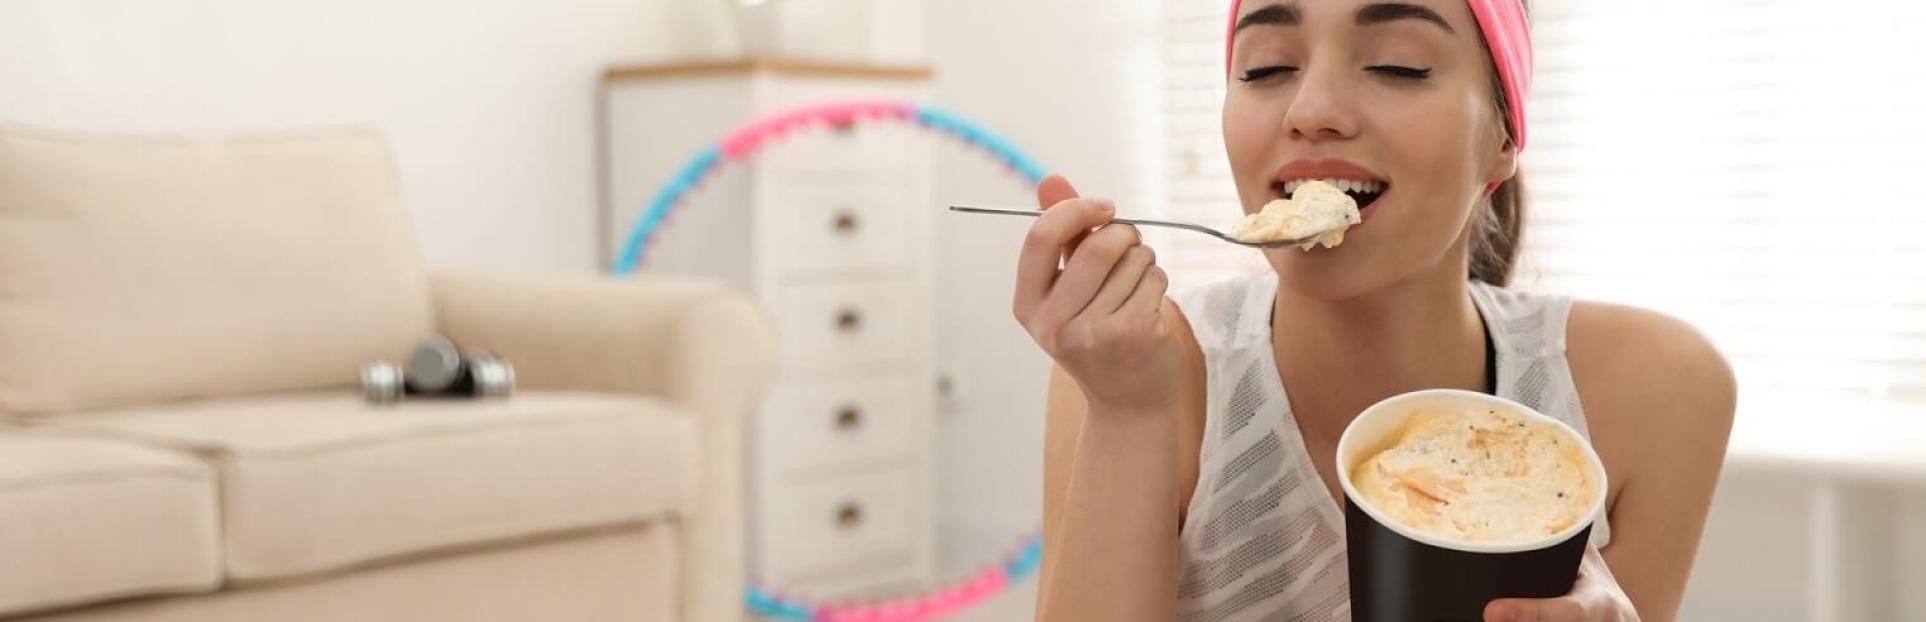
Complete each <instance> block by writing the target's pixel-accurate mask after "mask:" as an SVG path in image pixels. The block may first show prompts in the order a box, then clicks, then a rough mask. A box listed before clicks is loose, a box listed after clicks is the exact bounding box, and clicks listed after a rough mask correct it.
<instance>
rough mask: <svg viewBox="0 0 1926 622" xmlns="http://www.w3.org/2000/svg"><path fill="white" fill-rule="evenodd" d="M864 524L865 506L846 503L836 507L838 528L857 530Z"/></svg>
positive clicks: (853, 502) (852, 502)
mask: <svg viewBox="0 0 1926 622" xmlns="http://www.w3.org/2000/svg"><path fill="white" fill-rule="evenodd" d="M862 524H863V506H861V505H859V504H857V503H856V502H855V501H844V502H843V503H842V505H838V506H836V526H837V527H841V528H843V529H855V528H857V527H860V526H862Z"/></svg>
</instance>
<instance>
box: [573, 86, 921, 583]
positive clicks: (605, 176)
mask: <svg viewBox="0 0 1926 622" xmlns="http://www.w3.org/2000/svg"><path fill="white" fill-rule="evenodd" d="M927 83H928V71H927V70H925V69H922V68H917V67H874V66H846V65H834V66H832V65H823V64H808V63H792V62H780V61H767V60H746V61H736V62H717V63H701V64H683V65H673V66H651V67H625V68H618V69H613V70H610V71H609V72H608V74H607V75H606V76H605V79H604V81H603V92H602V97H601V105H602V110H601V114H602V119H601V121H602V122H601V131H602V136H601V141H602V167H603V169H602V180H603V188H602V190H603V192H602V196H603V206H602V214H601V229H602V234H603V239H602V242H603V244H604V247H603V250H604V252H603V253H602V256H603V257H604V258H605V261H609V262H611V263H612V261H613V259H614V255H615V253H617V252H619V251H620V250H621V243H622V242H623V241H624V239H626V237H627V236H628V234H629V229H630V227H632V226H634V224H635V222H636V220H637V219H638V218H639V217H640V216H641V211H642V209H643V208H644V206H645V205H646V204H647V202H648V201H649V200H650V199H651V198H652V197H653V195H654V193H655V192H656V191H657V190H658V189H659V188H660V187H662V186H663V185H664V184H665V183H666V182H667V181H668V179H669V178H670V177H671V176H672V175H674V174H675V173H676V171H677V170H678V169H679V168H680V167H681V165H682V164H683V163H684V162H685V161H686V160H688V159H689V158H692V157H694V155H695V154H696V152H697V151H698V150H699V149H702V148H704V147H707V146H710V145H713V144H715V143H716V142H717V141H718V140H720V139H721V137H722V135H723V134H724V133H725V132H727V131H729V130H730V129H732V128H734V127H736V126H738V125H739V124H741V123H743V122H745V121H748V120H750V119H752V118H755V117H758V116H761V115H763V114H766V113H769V112H772V111H777V110H782V109H786V108H789V107H791V106H795V105H800V104H810V103H821V102H824V101H831V100H847V99H892V100H903V101H912V102H914V101H921V100H923V99H924V97H925V95H926V93H927V90H928V89H927ZM929 145H930V139H929V138H928V137H927V136H924V135H922V133H921V132H920V131H919V130H918V129H917V128H914V127H909V126H906V125H903V124H902V123H900V122H894V121H891V122H883V121H875V122H866V123H861V124H858V125H856V126H854V127H850V128H813V129H805V130H802V131H799V132H796V133H794V134H792V135H789V136H786V137H784V138H782V139H779V140H777V141H775V142H773V143H771V144H770V145H769V146H768V147H766V148H764V149H763V150H761V151H759V152H757V153H755V154H754V155H752V156H751V157H749V158H747V159H745V160H743V161H739V162H732V163H728V164H724V165H723V166H722V167H721V168H720V169H717V170H716V172H714V173H712V174H711V175H710V176H709V177H708V178H707V179H705V180H704V181H703V182H701V183H700V184H699V185H698V186H697V187H696V189H695V190H694V191H692V192H691V193H690V194H689V195H688V197H687V198H686V199H685V200H684V201H682V202H681V203H679V205H678V207H677V208H676V210H675V212H674V215H673V216H672V217H671V218H670V219H669V220H668V221H667V222H666V223H665V224H664V225H663V226H662V227H661V231H660V233H659V234H658V235H656V236H654V237H653V238H652V239H651V241H650V242H649V245H648V248H647V251H646V255H645V257H644V258H643V262H642V264H641V268H640V270H642V271H644V272H660V273H665V274H690V275H701V276H708V277H715V278H721V279H724V280H727V281H730V282H733V283H736V284H738V285H740V286H741V287H743V288H744V289H746V290H748V291H751V292H754V293H755V294H757V295H759V296H761V297H762V298H763V300H765V301H766V302H767V304H768V307H769V309H770V310H771V312H772V314H773V315H774V319H775V321H776V324H777V328H778V331H779V332H780V334H781V339H782V343H781V349H782V353H783V355H782V370H781V373H780V376H779V379H778V380H777V383H776V387H775V388H774V389H773V391H772V393H771V395H770V396H769V399H768V400H767V402H766V406H765V407H764V409H763V410H762V411H761V412H759V413H756V414H755V415H754V416H753V417H752V418H751V419H750V430H749V434H748V440H747V442H748V443H749V445H748V447H747V448H746V452H745V454H746V455H747V456H748V459H749V464H748V465H746V469H745V472H746V473H747V474H748V477H749V479H750V481H749V485H748V490H749V491H750V499H749V500H748V504H747V507H748V508H749V512H750V516H749V521H748V522H749V534H748V538H749V539H748V543H749V546H748V550H749V556H750V559H749V560H748V561H749V567H750V568H751V569H752V572H753V573H754V575H755V578H756V579H758V580H760V581H762V582H765V583H768V584H771V585H773V586H776V587H778V588H780V589H784V590H792V591H795V592H799V593H802V594H808V595H813V596H822V597H833V596H836V595H844V594H853V593H860V592H873V591H878V590H891V589H901V588H906V587H912V586H917V585H926V584H928V583H929V582H930V581H931V580H932V579H933V578H934V577H933V576H932V575H933V573H934V569H935V547H934V536H933V524H934V523H933V517H932V507H931V506H932V504H933V495H932V494H931V492H930V490H931V486H932V484H933V481H934V480H933V475H932V469H933V467H934V460H933V456H932V455H931V454H932V453H933V449H934V443H933V437H932V434H933V431H934V423H933V421H932V415H933V413H934V411H935V405H934V396H933V389H932V386H933V377H934V373H933V370H932V357H933V352H932V351H933V349H934V342H933V338H932V335H931V326H930V323H931V322H930V318H931V317H932V314H931V309H930V304H931V302H930V301H931V297H932V296H931V283H930V280H931V275H932V269H931V261H932V250H931V249H932V240H931V234H932V230H931V226H932V224H933V223H932V219H933V216H934V214H935V212H936V211H937V207H936V206H935V205H934V204H933V203H931V199H930V196H929V195H930V191H929V187H930V183H929V178H930V171H929V162H930V153H929V151H930V147H929Z"/></svg>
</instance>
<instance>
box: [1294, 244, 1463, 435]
mask: <svg viewBox="0 0 1926 622" xmlns="http://www.w3.org/2000/svg"><path fill="white" fill-rule="evenodd" d="M1441 263H1442V264H1443V265H1442V266H1441V267H1440V268H1438V269H1436V270H1427V271H1425V272H1421V273H1419V274H1415V275H1412V276H1411V277H1410V278H1407V279H1406V280H1405V281H1403V282H1400V283H1397V284H1394V285H1393V286H1391V287H1387V288H1385V289H1382V290H1379V291H1376V292H1372V293H1370V294H1366V295H1364V296H1359V297H1357V298H1352V299H1347V300H1320V299H1316V298H1310V297H1307V296H1304V295H1302V294H1299V293H1298V292H1296V291H1294V290H1292V289H1290V288H1289V287H1279V288H1278V293H1277V301H1276V305H1275V306H1274V308H1273V310H1272V312H1271V326H1272V327H1273V330H1272V332H1271V341H1272V347H1273V348H1275V354H1276V358H1277V363H1278V371H1279V373H1280V374H1282V375H1283V380H1284V383H1285V386H1288V387H1290V397H1291V410H1292V412H1293V414H1294V415H1295V416H1296V417H1297V418H1298V419H1299V420H1300V422H1301V423H1308V424H1311V425H1313V426H1316V427H1318V428H1320V429H1322V430H1327V431H1328V432H1327V433H1328V434H1331V435H1333V438H1335V436H1334V435H1335V434H1336V433H1337V431H1340V430H1342V429H1343V426H1344V425H1346V424H1348V423H1349V422H1350V420H1351V419H1352V418H1353V417H1356V416H1357V414H1358V413H1359V412H1360V411H1362V410H1364V408H1366V407H1368V406H1370V405H1371V404H1373V403H1375V402H1377V401H1378V400H1380V399H1383V398H1386V397H1390V396H1392V395H1395V394H1398V393H1402V392H1405V391H1413V390H1417V389H1430V388H1457V389H1466V390H1471V391H1482V390H1484V388H1485V386H1486V381H1487V380H1486V378H1485V331H1484V325H1483V323H1482V320H1480V318H1479V315H1478V309H1477V307H1476V305H1474V304H1473V303H1472V301H1471V295H1470V292H1469V289H1468V286H1467V285H1466V281H1465V276H1464V275H1465V271H1464V267H1463V266H1452V265H1451V264H1452V262H1441Z"/></svg>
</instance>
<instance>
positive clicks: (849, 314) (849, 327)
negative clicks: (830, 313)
mask: <svg viewBox="0 0 1926 622" xmlns="http://www.w3.org/2000/svg"><path fill="white" fill-rule="evenodd" d="M862 328H863V314H862V313H858V312H857V311H856V310H855V309H843V310H842V311H840V312H837V313H836V329H837V330H840V331H843V332H845V333H853V332H856V331H858V330H862Z"/></svg>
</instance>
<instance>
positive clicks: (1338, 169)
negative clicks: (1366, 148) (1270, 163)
mask: <svg viewBox="0 0 1926 622" xmlns="http://www.w3.org/2000/svg"><path fill="white" fill-rule="evenodd" d="M1312 181H1322V182H1325V183H1328V184H1331V185H1333V186H1337V188H1338V189H1339V190H1343V191H1344V193H1345V194H1348V195H1351V198H1352V199H1353V200H1355V201H1357V202H1358V209H1364V208H1365V207H1368V206H1370V205H1371V204H1372V203H1375V202H1377V200H1378V199H1380V198H1382V197H1383V196H1384V195H1385V193H1387V192H1390V191H1391V182H1390V181H1387V180H1386V179H1384V177H1383V176H1382V175H1378V174H1377V173H1374V172H1372V171H1371V170H1370V169H1367V168H1365V167H1364V166H1362V165H1359V164H1357V163H1354V162H1351V161H1348V160H1342V159H1335V158H1332V159H1321V160H1295V161H1292V162H1291V163H1289V164H1286V165H1284V167H1283V168H1281V169H1278V171H1277V175H1276V176H1274V177H1273V178H1272V181H1271V193H1272V194H1273V195H1275V196H1277V197H1278V198H1285V199H1288V198H1290V197H1291V195H1292V194H1293V193H1295V192H1297V189H1298V187H1299V186H1302V185H1304V184H1305V183H1308V182H1312Z"/></svg>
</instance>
